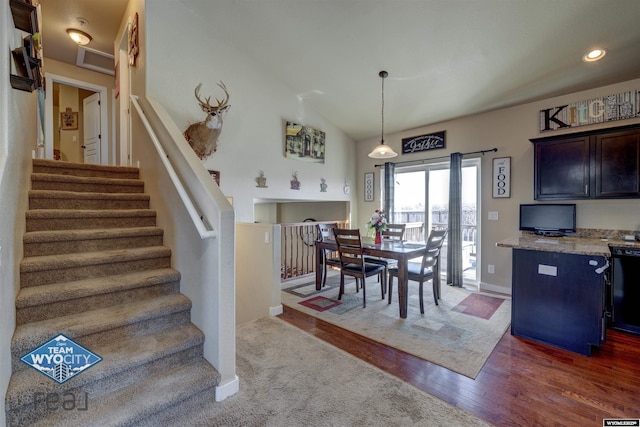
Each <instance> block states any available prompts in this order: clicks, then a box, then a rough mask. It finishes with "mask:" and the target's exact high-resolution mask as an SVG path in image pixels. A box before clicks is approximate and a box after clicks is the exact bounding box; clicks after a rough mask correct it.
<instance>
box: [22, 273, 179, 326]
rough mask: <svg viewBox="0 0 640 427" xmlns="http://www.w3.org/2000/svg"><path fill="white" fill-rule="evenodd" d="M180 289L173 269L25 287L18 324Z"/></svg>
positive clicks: (169, 292)
mask: <svg viewBox="0 0 640 427" xmlns="http://www.w3.org/2000/svg"><path fill="white" fill-rule="evenodd" d="M179 290H180V273H179V272H178V271H177V270H174V269H172V268H162V269H157V270H145V271H138V272H133V273H125V274H117V275H113V276H107V277H99V278H91V279H85V280H78V281H74V282H63V283H54V284H50V285H42V286H32V287H27V288H22V289H20V291H19V292H18V296H17V297H16V324H18V325H22V324H25V323H29V322H38V321H41V320H46V319H51V318H54V317H57V316H59V315H60V313H64V314H66V315H68V314H76V313H81V312H83V311H89V310H95V309H97V308H103V307H110V306H113V305H117V304H124V303H127V302H130V301H140V300H143V299H149V298H153V297H157V296H161V295H167V294H172V293H177V292H179Z"/></svg>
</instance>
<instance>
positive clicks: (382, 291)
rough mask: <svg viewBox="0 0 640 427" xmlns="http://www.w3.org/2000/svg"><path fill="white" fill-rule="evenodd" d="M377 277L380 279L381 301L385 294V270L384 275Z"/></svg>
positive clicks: (385, 270)
mask: <svg viewBox="0 0 640 427" xmlns="http://www.w3.org/2000/svg"><path fill="white" fill-rule="evenodd" d="M378 277H381V278H382V280H380V293H382V299H384V295H385V293H386V292H387V269H386V268H385V269H384V275H383V274H382V273H380V274H378Z"/></svg>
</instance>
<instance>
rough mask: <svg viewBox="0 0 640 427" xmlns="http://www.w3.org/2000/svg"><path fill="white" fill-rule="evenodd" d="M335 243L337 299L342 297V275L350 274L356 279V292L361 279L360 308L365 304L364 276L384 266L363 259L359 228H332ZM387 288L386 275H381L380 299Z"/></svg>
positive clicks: (370, 274) (377, 271) (380, 269)
mask: <svg viewBox="0 0 640 427" xmlns="http://www.w3.org/2000/svg"><path fill="white" fill-rule="evenodd" d="M333 232H334V235H335V238H336V243H337V244H338V254H339V255H340V263H341V264H342V265H341V268H340V291H339V293H338V299H342V294H343V293H344V276H351V277H354V278H355V279H356V292H358V282H359V281H362V308H365V307H366V306H367V291H366V283H365V282H366V278H367V277H369V276H375V275H377V274H380V273H381V272H384V270H385V267H384V266H383V265H380V264H372V263H368V262H365V261H364V256H363V255H362V239H361V238H360V230H358V229H354V230H348V229H339V228H335V229H334V230H333ZM386 288H387V277H386V276H383V278H382V280H381V281H380V291H381V293H382V299H384V296H385V290H386Z"/></svg>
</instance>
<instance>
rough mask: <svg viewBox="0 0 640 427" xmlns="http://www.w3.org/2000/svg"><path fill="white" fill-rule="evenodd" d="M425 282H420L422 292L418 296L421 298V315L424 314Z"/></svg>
mask: <svg viewBox="0 0 640 427" xmlns="http://www.w3.org/2000/svg"><path fill="white" fill-rule="evenodd" d="M423 285H424V282H420V292H419V294H418V296H419V298H420V313H421V314H424V299H423V298H422V288H423Z"/></svg>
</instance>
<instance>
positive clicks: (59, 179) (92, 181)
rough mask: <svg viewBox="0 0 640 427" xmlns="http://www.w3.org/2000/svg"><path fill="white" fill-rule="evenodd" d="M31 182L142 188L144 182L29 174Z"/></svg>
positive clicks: (99, 177)
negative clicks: (116, 185) (118, 185)
mask: <svg viewBox="0 0 640 427" xmlns="http://www.w3.org/2000/svg"><path fill="white" fill-rule="evenodd" d="M31 181H50V182H66V183H82V184H120V185H123V184H124V185H133V186H141V187H142V186H144V181H143V180H141V179H133V178H109V177H102V176H76V175H60V174H54V173H38V172H34V173H32V174H31Z"/></svg>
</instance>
